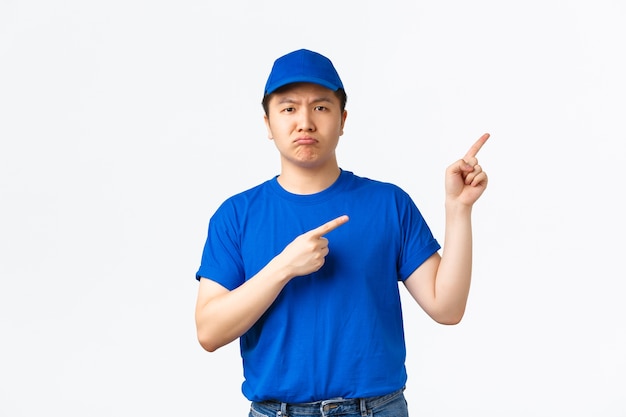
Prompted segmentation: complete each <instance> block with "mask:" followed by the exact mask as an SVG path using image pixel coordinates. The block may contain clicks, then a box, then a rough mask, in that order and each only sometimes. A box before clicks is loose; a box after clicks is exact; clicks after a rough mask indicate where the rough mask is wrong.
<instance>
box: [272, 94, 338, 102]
mask: <svg viewBox="0 0 626 417" xmlns="http://www.w3.org/2000/svg"><path fill="white" fill-rule="evenodd" d="M322 102H325V103H332V102H333V101H332V99H331V98H330V97H327V96H321V97H318V98H316V99H314V100H312V101H311V103H322ZM295 103H298V100H295V99H293V98H291V97H289V96H284V97H281V98H279V99H278V104H295Z"/></svg>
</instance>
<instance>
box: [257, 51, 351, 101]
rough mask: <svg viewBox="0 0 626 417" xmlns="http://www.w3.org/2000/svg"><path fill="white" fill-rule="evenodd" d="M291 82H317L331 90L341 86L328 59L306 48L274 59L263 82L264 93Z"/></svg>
mask: <svg viewBox="0 0 626 417" xmlns="http://www.w3.org/2000/svg"><path fill="white" fill-rule="evenodd" d="M291 83H313V84H319V85H321V86H323V87H326V88H328V89H329V90H332V91H337V90H338V89H340V88H343V83H342V82H341V79H340V78H339V74H338V73H337V70H335V67H334V66H333V63H332V62H331V61H330V59H328V58H326V57H325V56H324V55H321V54H318V53H317V52H313V51H309V50H308V49H299V50H297V51H293V52H290V53H288V54H287V55H283V56H281V57H280V58H278V59H277V60H276V61H274V66H273V67H272V72H270V76H269V77H268V79H267V83H266V84H265V95H268V94H271V93H273V92H274V91H276V89H278V88H280V87H282V86H285V85H287V84H291Z"/></svg>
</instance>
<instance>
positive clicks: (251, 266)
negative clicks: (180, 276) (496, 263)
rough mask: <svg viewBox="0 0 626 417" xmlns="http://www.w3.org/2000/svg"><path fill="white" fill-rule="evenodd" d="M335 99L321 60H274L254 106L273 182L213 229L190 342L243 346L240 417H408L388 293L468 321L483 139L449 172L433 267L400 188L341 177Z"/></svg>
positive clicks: (438, 315) (398, 334)
mask: <svg viewBox="0 0 626 417" xmlns="http://www.w3.org/2000/svg"><path fill="white" fill-rule="evenodd" d="M345 102H346V95H345V91H344V88H343V84H342V82H341V79H340V78H339V75H338V74H337V72H336V70H335V68H334V66H333V64H332V62H331V61H330V60H329V59H328V58H326V57H324V56H322V55H320V54H318V53H316V52H312V51H308V50H304V49H302V50H298V51H294V52H291V53H289V54H287V55H285V56H282V57H280V58H278V59H277V60H276V61H275V62H274V66H273V68H272V71H271V73H270V75H269V78H268V80H267V84H266V86H265V94H264V98H263V107H264V109H265V124H266V126H267V132H268V137H269V138H270V139H271V140H273V141H274V143H275V145H276V148H277V149H278V152H279V154H280V162H281V169H280V174H279V175H278V176H276V177H274V178H272V179H270V180H268V181H266V182H264V183H262V184H260V185H258V186H256V187H254V188H252V189H250V190H247V191H244V192H242V193H240V194H237V195H235V196H233V197H231V198H229V199H228V200H226V201H225V202H224V203H223V204H222V205H221V206H220V207H219V208H218V210H217V211H216V212H215V214H214V215H213V216H212V218H211V220H210V224H209V230H208V237H207V241H206V244H205V247H204V252H203V255H202V261H201V266H200V268H199V270H198V272H197V275H196V278H197V279H198V280H199V281H200V284H199V292H198V300H197V306H196V325H197V332H198V340H199V342H200V344H201V345H202V347H203V348H204V349H206V350H208V351H211V352H212V351H214V350H216V349H218V348H219V347H221V346H224V345H226V344H228V343H230V342H232V341H233V340H235V339H237V338H239V340H240V347H241V354H242V358H243V367H244V377H245V381H244V383H243V386H242V390H243V393H244V395H245V396H246V398H248V399H249V400H250V401H251V402H252V404H251V411H250V416H254V417H264V416H268V417H269V416H287V415H288V416H291V417H299V416H301V415H302V416H303V415H306V416H308V417H311V416H327V415H337V414H341V415H342V416H353V415H354V416H375V417H389V416H393V417H402V416H406V415H408V412H407V406H406V401H405V398H404V395H403V390H404V386H405V383H406V379H407V375H406V369H405V364H404V363H405V356H406V349H405V343H404V330H403V323H402V313H401V305H400V294H399V287H398V282H399V281H401V282H402V283H403V284H404V285H405V286H406V288H407V289H408V291H409V293H410V294H411V295H412V296H413V298H414V299H415V300H416V301H417V303H418V304H419V305H420V306H421V307H422V308H423V310H424V311H425V312H426V313H427V314H428V315H430V316H431V317H432V318H433V319H434V320H436V321H437V322H440V323H444V324H456V323H458V322H459V321H460V320H461V318H462V316H463V314H464V311H465V306H466V302H467V297H468V292H469V287H470V276H471V267H472V231H471V211H472V205H473V204H474V202H475V201H476V200H477V199H478V198H479V197H480V195H481V194H482V193H483V191H484V190H485V187H486V186H487V175H486V174H485V172H484V171H483V170H482V168H481V167H480V165H478V161H477V159H476V154H477V152H478V151H479V149H480V148H481V146H482V145H483V144H484V142H485V141H486V140H487V138H488V137H489V135H488V134H485V135H483V136H482V137H481V138H480V139H479V140H478V141H477V142H476V143H475V144H474V145H473V146H472V147H471V148H470V150H469V151H468V152H467V154H466V155H465V157H464V158H463V159H460V160H458V161H456V162H454V163H453V164H452V165H451V166H450V167H448V169H447V170H446V174H445V175H446V181H445V187H446V201H445V208H446V229H445V240H444V249H445V250H444V251H443V255H441V256H440V255H439V252H438V251H439V249H441V247H440V245H439V244H438V242H437V241H436V240H435V239H434V237H433V236H432V234H431V231H430V229H429V227H428V225H427V224H426V222H425V221H424V219H423V218H422V216H421V214H420V212H419V210H418V209H417V207H416V206H415V204H414V203H413V201H412V200H411V198H410V197H409V196H408V195H407V194H406V193H405V192H404V191H403V190H401V189H400V188H399V187H397V186H395V185H393V184H388V183H383V182H379V181H374V180H370V179H367V178H362V177H358V176H356V175H355V174H353V173H352V172H349V171H345V170H342V169H341V168H340V167H339V165H338V162H337V158H336V156H335V149H336V147H337V144H338V142H339V137H340V136H341V135H342V134H343V128H344V124H345V122H346V116H347V112H346V110H345V108H344V107H345Z"/></svg>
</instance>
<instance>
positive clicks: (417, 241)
mask: <svg viewBox="0 0 626 417" xmlns="http://www.w3.org/2000/svg"><path fill="white" fill-rule="evenodd" d="M406 199H407V201H406V204H404V205H403V207H404V211H403V212H401V213H400V220H401V224H402V233H403V246H402V252H401V255H400V259H399V266H398V270H399V275H400V279H401V280H402V281H404V280H405V279H407V278H408V277H409V276H410V275H411V274H412V273H413V271H415V270H416V269H417V268H418V267H419V266H420V265H421V264H422V263H424V261H426V259H428V258H430V257H431V256H432V255H433V254H434V253H435V252H437V251H438V250H439V249H441V245H440V244H439V242H437V240H436V239H435V238H434V236H433V234H432V232H431V230H430V228H429V227H428V224H427V223H426V220H425V219H424V217H423V216H422V214H421V213H420V211H419V209H418V208H417V206H416V205H415V203H414V202H413V200H411V198H410V197H409V196H408V195H406Z"/></svg>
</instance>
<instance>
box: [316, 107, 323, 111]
mask: <svg viewBox="0 0 626 417" xmlns="http://www.w3.org/2000/svg"><path fill="white" fill-rule="evenodd" d="M315 110H317V111H324V110H326V107H324V106H315Z"/></svg>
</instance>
